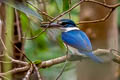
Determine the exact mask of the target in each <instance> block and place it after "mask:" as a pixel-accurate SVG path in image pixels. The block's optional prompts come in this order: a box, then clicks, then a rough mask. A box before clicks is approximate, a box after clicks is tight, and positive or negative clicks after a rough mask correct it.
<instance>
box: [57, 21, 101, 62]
mask: <svg viewBox="0 0 120 80" xmlns="http://www.w3.org/2000/svg"><path fill="white" fill-rule="evenodd" d="M57 24H59V25H60V26H59V28H60V30H61V31H62V33H61V38H62V40H63V42H64V43H65V44H67V45H68V48H69V49H70V50H71V52H72V53H73V54H75V55H83V56H88V57H90V58H91V59H92V60H93V61H95V62H98V63H103V60H102V59H100V58H99V57H97V56H95V55H94V54H93V52H92V45H91V42H90V40H89V38H88V37H87V35H86V34H85V33H84V32H83V31H81V30H80V29H79V28H78V27H77V26H76V24H75V23H74V22H73V21H72V20H70V19H61V20H59V21H58V22H57Z"/></svg>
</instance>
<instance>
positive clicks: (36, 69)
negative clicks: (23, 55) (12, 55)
mask: <svg viewBox="0 0 120 80" xmlns="http://www.w3.org/2000/svg"><path fill="white" fill-rule="evenodd" d="M33 65H34V69H35V71H36V73H37V77H38V80H42V78H41V76H40V73H39V70H38V67H37V66H36V65H35V64H33Z"/></svg>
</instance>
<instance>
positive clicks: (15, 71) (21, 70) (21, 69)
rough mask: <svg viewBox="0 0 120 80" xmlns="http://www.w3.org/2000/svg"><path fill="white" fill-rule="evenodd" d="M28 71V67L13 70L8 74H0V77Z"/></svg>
mask: <svg viewBox="0 0 120 80" xmlns="http://www.w3.org/2000/svg"><path fill="white" fill-rule="evenodd" d="M28 69H29V66H25V67H20V68H14V69H12V70H10V71H8V72H4V73H0V76H5V75H7V74H10V73H12V74H14V73H18V72H23V71H26V70H28Z"/></svg>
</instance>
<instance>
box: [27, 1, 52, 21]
mask: <svg viewBox="0 0 120 80" xmlns="http://www.w3.org/2000/svg"><path fill="white" fill-rule="evenodd" d="M27 3H28V4H30V5H31V6H33V7H34V8H35V9H37V10H38V11H39V13H40V14H42V15H45V16H47V17H48V18H50V19H53V17H52V16H49V15H48V14H47V13H46V12H43V11H41V10H40V9H38V8H37V7H35V6H34V5H33V4H31V3H30V2H27ZM50 19H49V20H50Z"/></svg>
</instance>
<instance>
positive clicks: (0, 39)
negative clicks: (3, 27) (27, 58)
mask: <svg viewBox="0 0 120 80" xmlns="http://www.w3.org/2000/svg"><path fill="white" fill-rule="evenodd" d="M0 41H1V43H2V45H3V47H4V49H5V50H7V47H6V46H5V43H4V42H3V40H2V38H1V37H0Z"/></svg>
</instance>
